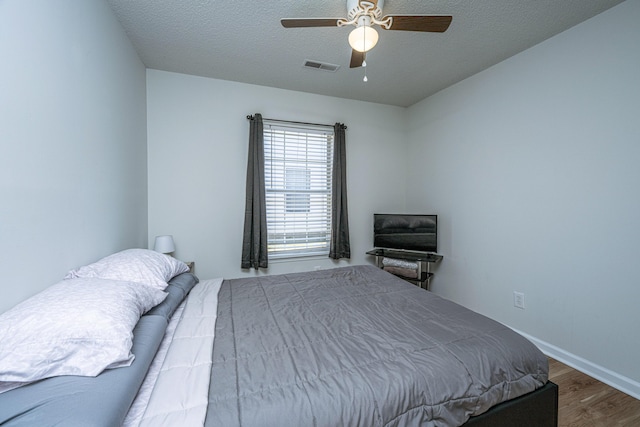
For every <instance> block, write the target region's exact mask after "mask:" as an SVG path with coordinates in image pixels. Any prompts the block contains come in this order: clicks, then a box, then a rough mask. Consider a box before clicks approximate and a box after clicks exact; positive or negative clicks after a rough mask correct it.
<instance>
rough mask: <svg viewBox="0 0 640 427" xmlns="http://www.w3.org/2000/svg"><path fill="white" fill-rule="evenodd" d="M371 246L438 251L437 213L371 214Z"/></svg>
mask: <svg viewBox="0 0 640 427" xmlns="http://www.w3.org/2000/svg"><path fill="white" fill-rule="evenodd" d="M373 246H375V247H376V248H384V249H401V250H408V251H421V252H438V215H411V214H373Z"/></svg>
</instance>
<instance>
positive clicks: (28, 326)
mask: <svg viewBox="0 0 640 427" xmlns="http://www.w3.org/2000/svg"><path fill="white" fill-rule="evenodd" d="M166 296H167V294H166V293H164V292H162V291H160V290H158V289H156V288H153V287H151V286H142V285H140V284H139V283H129V282H121V281H115V280H104V279H71V280H63V281H61V282H59V283H57V284H55V285H53V286H51V287H49V288H47V289H45V290H44V291H42V292H40V293H38V294H36V295H34V296H33V297H31V298H29V299H28V300H26V301H23V302H22V303H20V304H18V305H17V306H15V307H14V308H12V309H11V310H9V311H7V312H5V313H3V314H1V315H0V343H1V344H0V389H2V388H3V387H2V386H3V382H31V381H36V380H39V379H43V378H48V377H53V376H58V375H82V376H96V375H98V374H99V373H100V372H102V371H103V370H104V369H107V368H116V367H120V366H129V365H130V364H131V362H132V361H133V359H134V356H133V355H132V354H131V351H130V350H131V346H132V344H133V341H132V340H133V333H132V331H133V328H134V327H135V325H136V323H137V322H138V319H139V318H140V316H141V315H142V314H144V313H145V312H146V311H148V310H149V309H151V307H153V306H155V305H157V304H159V303H160V302H162V300H164V298H165V297H166ZM4 385H5V386H6V385H7V384H6V383H5V384H4Z"/></svg>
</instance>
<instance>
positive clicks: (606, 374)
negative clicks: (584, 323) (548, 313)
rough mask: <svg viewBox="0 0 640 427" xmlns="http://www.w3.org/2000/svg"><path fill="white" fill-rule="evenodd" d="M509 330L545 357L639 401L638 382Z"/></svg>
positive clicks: (553, 346) (522, 333)
mask: <svg viewBox="0 0 640 427" xmlns="http://www.w3.org/2000/svg"><path fill="white" fill-rule="evenodd" d="M511 329H513V330H514V331H516V332H517V333H519V334H520V335H522V336H523V337H525V338H527V339H528V340H529V341H531V342H532V343H534V344H535V345H536V346H537V347H538V348H539V349H540V350H541V351H542V352H543V353H544V354H546V355H547V356H549V357H551V358H553V359H556V360H557V361H559V362H562V363H564V364H565V365H569V366H571V367H572V368H574V369H577V370H578V371H580V372H583V373H585V374H587V375H589V376H590V377H593V378H595V379H597V380H598V381H602V382H603V383H605V384H608V385H610V386H611V387H613V388H615V389H618V390H620V391H621V392H623V393H626V394H628V395H630V396H633V397H635V398H636V399H640V383H639V382H637V381H634V380H632V379H631V378H627V377H625V376H624V375H620V374H618V373H617V372H614V371H612V370H610V369H607V368H604V367H602V366H600V365H597V364H595V363H593V362H590V361H588V360H586V359H583V358H582V357H580V356H576V355H575V354H571V353H569V352H568V351H565V350H563V349H561V348H559V347H556V346H555V345H553V344H549V343H547V342H544V341H542V340H539V339H537V338H536V337H532V336H531V335H529V334H526V333H524V332H521V331H519V330H517V329H514V328H511Z"/></svg>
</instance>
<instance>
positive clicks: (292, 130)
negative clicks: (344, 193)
mask: <svg viewBox="0 0 640 427" xmlns="http://www.w3.org/2000/svg"><path fill="white" fill-rule="evenodd" d="M332 159H333V129H332V128H329V127H320V126H319V127H314V126H313V125H289V124H285V125H283V124H282V123H274V122H269V121H268V120H265V121H264V163H265V168H264V169H265V187H266V207H267V241H268V252H269V258H284V257H297V256H308V255H327V254H328V253H329V242H330V237H331V175H332Z"/></svg>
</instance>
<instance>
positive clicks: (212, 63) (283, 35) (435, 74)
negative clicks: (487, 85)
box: [107, 0, 622, 106]
mask: <svg viewBox="0 0 640 427" xmlns="http://www.w3.org/2000/svg"><path fill="white" fill-rule="evenodd" d="M621 1H622V0H482V1H481V0H475V1H474V0H432V1H427V0H386V2H385V5H384V10H383V14H442V15H452V16H453V21H452V23H451V26H450V27H449V29H448V30H447V32H445V33H442V34H436V33H414V32H404V31H384V30H380V31H379V33H380V40H379V42H378V45H377V46H376V47H375V48H373V50H371V51H370V52H369V53H368V54H367V63H368V66H367V76H368V82H367V83H365V82H363V76H364V70H363V69H362V68H357V69H350V68H349V59H350V55H351V48H350V47H349V45H348V42H347V36H348V34H349V31H350V27H349V28H292V29H285V28H283V27H282V26H281V25H280V18H307V17H332V18H340V17H346V1H345V0H325V1H317V0H316V1H310V0H273V1H259V2H257V1H248V0H191V1H176V0H107V3H108V4H109V5H110V6H111V8H112V9H113V11H114V12H115V14H116V16H117V18H118V19H119V20H120V22H121V23H122V26H123V27H124V29H125V31H126V33H127V35H128V36H129V38H130V39H131V42H132V43H133V45H134V46H135V48H136V50H137V52H138V55H139V56H140V59H141V60H142V62H143V63H144V64H145V65H146V66H147V67H148V68H153V69H157V70H165V71H173V72H178V73H184V74H192V75H197V76H203V77H212V78H216V79H223V80H233V81H239V82H245V83H252V84H257V85H262V86H271V87H277V88H283V89H290V90H296V91H303V92H310V93H317V94H322V95H329V96H337V97H342V98H350V99H357V100H362V101H370V102H377V103H382V104H390V105H398V106H410V105H412V104H414V103H416V102H418V101H420V100H422V99H424V98H426V97H427V96H429V95H432V94H433V93H435V92H437V91H439V90H441V89H444V88H445V87H447V86H450V85H452V84H454V83H456V82H458V81H460V80H462V79H464V78H466V77H469V76H471V75H473V74H475V73H477V72H479V71H481V70H483V69H486V68H488V67H490V66H491V65H493V64H496V63H498V62H500V61H502V60H504V59H506V58H508V57H510V56H512V55H514V54H516V53H518V52H520V51H522V50H525V49H527V48H529V47H531V46H533V45H535V44H537V43H540V42H541V41H543V40H545V39H547V38H549V37H552V36H553V35H555V34H558V33H560V32H562V31H564V30H566V29H568V28H570V27H572V26H574V25H576V24H578V23H580V22H582V21H584V20H586V19H588V18H590V17H592V16H595V15H597V14H598V13H600V12H602V11H604V10H606V9H608V8H610V7H612V6H614V5H616V4H618V3H621ZM305 60H313V61H321V62H328V63H331V64H338V65H340V68H339V69H338V70H337V71H336V72H335V73H332V72H327V71H320V70H312V69H308V68H304V67H303V63H304V62H305Z"/></svg>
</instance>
